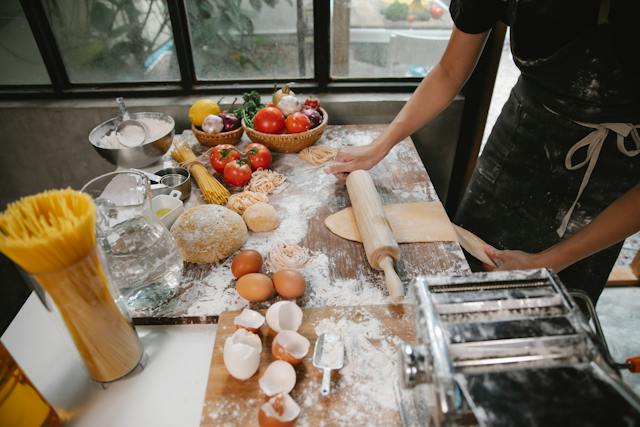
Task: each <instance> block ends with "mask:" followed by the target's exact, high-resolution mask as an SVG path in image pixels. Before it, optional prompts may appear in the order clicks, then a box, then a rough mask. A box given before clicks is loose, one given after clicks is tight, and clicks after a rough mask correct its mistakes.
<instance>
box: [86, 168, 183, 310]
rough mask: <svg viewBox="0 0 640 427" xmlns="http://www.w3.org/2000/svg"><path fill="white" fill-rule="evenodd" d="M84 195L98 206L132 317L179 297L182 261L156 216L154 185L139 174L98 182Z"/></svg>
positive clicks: (112, 266) (107, 250)
mask: <svg viewBox="0 0 640 427" xmlns="http://www.w3.org/2000/svg"><path fill="white" fill-rule="evenodd" d="M82 191H85V192H87V193H89V194H91V195H92V196H93V197H94V201H95V203H96V206H97V224H96V227H97V237H98V242H99V243H100V246H101V247H102V252H103V253H104V258H105V261H106V264H107V266H108V268H109V271H110V273H111V277H112V280H113V282H114V284H115V285H116V287H117V290H118V293H119V296H120V298H121V300H123V301H124V302H125V304H126V306H127V308H128V310H129V312H130V313H139V314H143V315H144V314H150V313H151V312H152V311H153V310H154V309H156V308H157V307H158V306H160V305H161V304H162V303H164V302H166V301H167V300H168V299H169V298H171V297H172V296H173V295H175V294H176V292H177V290H178V288H179V286H180V279H181V275H182V258H181V257H180V253H179V251H178V246H177V244H176V242H175V240H174V238H173V236H172V235H171V233H170V232H169V230H167V229H166V228H165V227H164V226H163V225H162V224H161V223H160V222H159V221H158V219H157V218H156V217H155V215H154V214H153V213H152V212H151V200H150V199H151V197H150V194H151V192H150V189H149V182H148V179H147V178H146V176H145V175H143V174H140V173H138V172H134V171H126V172H114V173H111V174H106V175H102V176H100V177H98V178H95V179H93V180H92V181H90V182H89V183H88V184H86V185H85V187H84V188H83V190H82Z"/></svg>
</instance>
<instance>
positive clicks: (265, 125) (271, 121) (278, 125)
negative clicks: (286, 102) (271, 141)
mask: <svg viewBox="0 0 640 427" xmlns="http://www.w3.org/2000/svg"><path fill="white" fill-rule="evenodd" d="M253 127H254V129H255V130H257V131H258V132H264V133H278V132H280V131H281V130H282V129H283V128H284V114H282V111H280V110H278V109H277V108H276V107H264V108H263V109H261V110H259V111H258V112H257V113H256V115H255V116H254V118H253Z"/></svg>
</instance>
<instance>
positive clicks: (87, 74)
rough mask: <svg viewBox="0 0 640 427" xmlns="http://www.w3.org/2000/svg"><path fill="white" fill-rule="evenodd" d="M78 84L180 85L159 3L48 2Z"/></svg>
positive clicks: (51, 19) (72, 77)
mask: <svg viewBox="0 0 640 427" xmlns="http://www.w3.org/2000/svg"><path fill="white" fill-rule="evenodd" d="M44 2H45V8H46V10H47V14H48V16H49V22H50V23H51V27H52V29H53V32H54V34H55V37H56V41H57V42H58V46H59V47H60V51H61V52H62V57H63V60H64V63H65V66H66V68H67V73H68V74H69V79H70V80H71V81H72V82H73V83H98V82H131V81H168V80H179V79H180V71H179V68H178V63H177V60H176V54H175V49H174V47H173V34H172V32H171V22H170V19H169V13H168V10H167V4H166V2H165V1H160V0H126V1H114V0H44Z"/></svg>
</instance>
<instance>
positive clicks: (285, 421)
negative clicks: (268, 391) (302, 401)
mask: <svg viewBox="0 0 640 427" xmlns="http://www.w3.org/2000/svg"><path fill="white" fill-rule="evenodd" d="M299 415H300V406H299V405H298V404H297V403H296V401H295V400H293V399H292V398H291V396H289V395H288V394H278V395H276V396H273V397H272V398H271V399H269V400H268V401H267V402H266V403H265V404H264V405H262V406H261V407H260V412H258V424H259V425H260V427H290V426H293V425H294V423H295V421H296V418H298V416H299Z"/></svg>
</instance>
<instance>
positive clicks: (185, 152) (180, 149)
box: [171, 139, 230, 205]
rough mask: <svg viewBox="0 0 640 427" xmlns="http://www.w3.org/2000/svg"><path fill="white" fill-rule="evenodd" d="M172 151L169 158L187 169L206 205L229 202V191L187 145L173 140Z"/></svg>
mask: <svg viewBox="0 0 640 427" xmlns="http://www.w3.org/2000/svg"><path fill="white" fill-rule="evenodd" d="M173 145H174V150H173V152H172V153H171V156H172V157H173V158H174V159H175V160H176V161H177V162H178V163H180V166H182V167H185V168H188V169H189V171H190V172H191V175H193V177H194V178H195V179H196V183H198V188H200V192H201V193H202V197H203V198H204V199H205V200H206V201H207V203H213V204H216V205H224V204H225V203H227V200H229V195H230V193H229V190H227V189H226V188H225V186H224V185H222V184H220V182H219V181H218V180H217V179H215V178H214V177H213V175H211V174H210V173H209V171H208V170H207V168H206V167H204V165H203V164H202V163H201V162H200V160H198V158H197V157H196V155H195V154H193V151H191V148H190V147H189V145H188V144H187V143H186V142H184V141H181V140H178V139H176V140H174V142H173Z"/></svg>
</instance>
